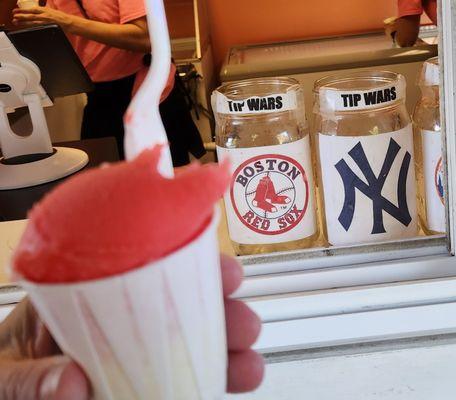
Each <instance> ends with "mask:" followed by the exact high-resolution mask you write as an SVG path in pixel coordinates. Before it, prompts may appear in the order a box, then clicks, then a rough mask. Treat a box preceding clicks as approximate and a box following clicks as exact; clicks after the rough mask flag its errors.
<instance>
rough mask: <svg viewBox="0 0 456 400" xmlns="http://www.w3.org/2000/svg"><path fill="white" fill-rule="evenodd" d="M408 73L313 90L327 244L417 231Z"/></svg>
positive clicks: (342, 80) (366, 74) (343, 80)
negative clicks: (406, 104) (406, 92)
mask: <svg viewBox="0 0 456 400" xmlns="http://www.w3.org/2000/svg"><path fill="white" fill-rule="evenodd" d="M405 91H406V82H405V78H404V77H403V76H402V75H399V74H395V73H392V72H383V71H363V72H357V73H355V74H348V75H335V76H330V77H326V78H323V79H321V80H319V81H317V82H316V84H315V88H314V124H313V131H314V134H315V143H316V146H317V151H316V152H317V156H318V162H317V164H318V176H319V187H320V190H321V197H322V199H323V201H322V203H323V207H324V213H323V215H324V218H325V229H326V235H327V239H328V242H329V243H330V244H331V245H334V246H346V245H356V244H361V243H369V242H380V241H388V240H396V239H403V238H408V237H414V236H417V234H418V225H417V209H416V182H415V163H414V148H413V131H412V125H411V120H410V116H409V115H408V113H407V110H406V107H405Z"/></svg>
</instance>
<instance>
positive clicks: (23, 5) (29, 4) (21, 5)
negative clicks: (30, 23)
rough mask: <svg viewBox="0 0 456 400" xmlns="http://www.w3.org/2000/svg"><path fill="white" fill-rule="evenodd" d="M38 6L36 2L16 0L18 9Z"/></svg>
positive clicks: (36, 0)
mask: <svg viewBox="0 0 456 400" xmlns="http://www.w3.org/2000/svg"><path fill="white" fill-rule="evenodd" d="M39 5H40V4H39V2H38V0H17V6H18V7H19V8H32V7H38V6H39Z"/></svg>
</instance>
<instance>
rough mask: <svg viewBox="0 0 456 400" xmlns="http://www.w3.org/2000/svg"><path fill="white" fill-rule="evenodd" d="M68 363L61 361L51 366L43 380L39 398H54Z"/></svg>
mask: <svg viewBox="0 0 456 400" xmlns="http://www.w3.org/2000/svg"><path fill="white" fill-rule="evenodd" d="M67 365H68V363H66V362H65V363H60V364H57V365H54V366H52V367H50V368H49V370H48V371H47V372H46V374H45V375H44V376H43V379H42V380H41V385H40V390H39V397H38V398H39V400H54V398H55V395H56V392H57V389H58V387H59V383H60V378H61V377H62V374H63V371H64V370H65V368H66V367H67Z"/></svg>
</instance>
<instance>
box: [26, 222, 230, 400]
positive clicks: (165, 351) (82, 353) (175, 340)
mask: <svg viewBox="0 0 456 400" xmlns="http://www.w3.org/2000/svg"><path fill="white" fill-rule="evenodd" d="M217 223H218V216H217V217H214V218H213V220H212V222H211V223H210V225H209V226H208V227H207V228H206V230H205V231H204V232H203V233H202V234H201V235H200V236H199V237H198V238H197V239H195V240H194V241H193V242H192V243H190V244H188V245H187V246H185V247H184V248H182V249H180V250H179V251H176V252H175V253H173V254H172V255H170V256H168V257H166V258H164V259H162V260H159V261H156V262H152V263H150V264H148V265H146V266H144V267H142V268H139V269H136V270H134V271H131V272H128V273H125V274H122V275H118V276H114V277H109V278H106V279H101V280H95V281H87V282H82V283H77V284H55V285H49V284H35V283H32V282H28V281H25V282H22V284H23V287H24V288H25V289H26V290H27V292H28V293H29V295H30V298H31V300H32V302H33V304H34V305H35V307H36V308H37V310H38V312H39V314H40V316H41V318H42V319H43V321H44V322H45V324H46V325H47V327H48V328H49V330H50V332H51V333H52V334H53V336H54V338H55V339H56V341H57V343H58V344H59V346H60V347H61V349H62V350H63V351H64V353H66V354H68V355H69V356H70V357H72V358H73V359H74V360H75V361H76V362H78V363H79V364H80V365H81V366H82V367H83V368H84V370H85V371H86V373H87V374H88V376H89V377H90V379H91V381H92V386H93V389H94V399H96V400H135V399H138V400H142V399H144V400H146V399H147V400H151V399H153V400H177V399H179V400H193V399H195V400H196V399H198V400H200V399H201V400H203V399H207V400H217V399H222V397H223V396H224V393H225V388H226V368H227V351H226V334H225V318H224V307H223V296H222V284H221V273H220V260H219V252H218V244H217Z"/></svg>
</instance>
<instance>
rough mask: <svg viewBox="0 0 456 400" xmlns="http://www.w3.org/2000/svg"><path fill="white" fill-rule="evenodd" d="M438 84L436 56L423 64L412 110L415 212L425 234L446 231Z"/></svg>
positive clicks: (438, 70) (438, 73)
mask: <svg viewBox="0 0 456 400" xmlns="http://www.w3.org/2000/svg"><path fill="white" fill-rule="evenodd" d="M439 85H440V69H439V59H438V57H435V58H431V59H430V60H428V61H426V62H425V63H424V64H423V67H422V70H421V73H420V76H419V78H418V86H419V87H420V90H421V97H420V99H419V100H418V103H417V105H416V107H415V111H414V113H413V125H414V135H415V153H416V171H417V181H418V212H419V216H420V223H421V227H422V229H423V231H424V233H426V234H428V235H432V234H438V233H444V232H445V230H446V226H445V193H444V192H445V190H444V169H445V168H444V163H443V158H442V133H441V126H440V93H439V88H440V86H439Z"/></svg>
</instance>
